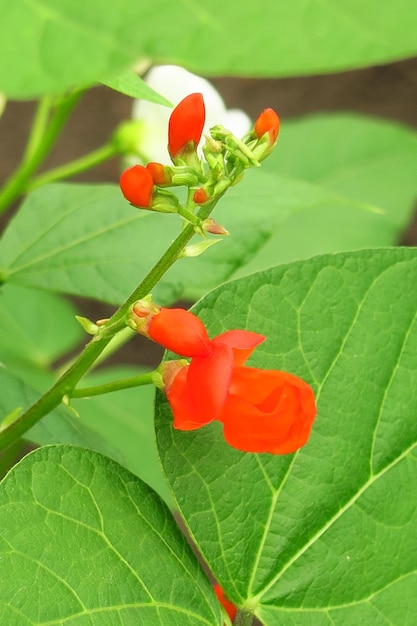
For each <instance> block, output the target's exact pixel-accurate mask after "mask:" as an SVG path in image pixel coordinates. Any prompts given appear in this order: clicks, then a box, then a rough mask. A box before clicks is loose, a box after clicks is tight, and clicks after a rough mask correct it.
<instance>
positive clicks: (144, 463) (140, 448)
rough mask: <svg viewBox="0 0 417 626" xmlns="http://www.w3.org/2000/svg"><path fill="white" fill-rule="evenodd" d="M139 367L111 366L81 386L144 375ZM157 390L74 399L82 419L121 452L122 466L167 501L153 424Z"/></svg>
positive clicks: (145, 388)
mask: <svg viewBox="0 0 417 626" xmlns="http://www.w3.org/2000/svg"><path fill="white" fill-rule="evenodd" d="M141 371H143V370H140V369H139V368H133V367H130V368H127V367H108V368H106V369H105V370H100V371H98V372H94V373H93V374H90V375H89V376H88V377H87V378H85V379H83V382H82V386H83V387H84V386H88V385H99V384H103V383H108V382H111V381H115V380H120V379H122V378H128V377H129V376H136V375H139V374H140V373H141ZM154 394H155V391H154V387H153V386H151V385H150V386H149V385H148V386H145V387H134V388H132V389H124V390H123V391H116V392H113V393H108V394H105V395H101V396H94V397H91V398H74V399H73V400H72V401H71V405H72V406H73V407H74V408H75V409H76V410H77V412H78V413H79V416H80V420H81V422H82V423H83V424H85V425H86V426H89V427H90V428H93V429H95V430H96V431H97V432H99V433H100V434H101V436H102V437H104V438H105V439H106V440H107V441H111V442H112V444H113V445H115V446H116V448H117V449H118V450H120V452H121V454H122V457H123V465H124V466H125V467H126V468H127V469H128V470H130V471H131V472H133V473H134V474H136V476H139V478H141V479H142V480H144V481H145V482H146V483H148V485H150V486H151V487H152V488H153V489H155V491H157V492H158V493H159V494H160V495H161V496H162V497H163V498H164V499H165V500H166V501H169V502H170V503H171V501H172V500H171V496H170V493H169V490H168V488H167V484H166V481H165V478H164V477H163V475H162V472H161V466H160V463H159V457H158V454H157V451H156V444H155V434H154V425H153V399H154Z"/></svg>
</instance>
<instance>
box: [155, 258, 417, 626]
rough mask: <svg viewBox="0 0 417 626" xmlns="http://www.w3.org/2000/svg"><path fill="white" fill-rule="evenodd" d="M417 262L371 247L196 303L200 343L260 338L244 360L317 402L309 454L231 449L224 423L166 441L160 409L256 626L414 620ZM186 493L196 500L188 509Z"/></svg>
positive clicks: (209, 545)
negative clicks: (228, 336) (301, 386)
mask: <svg viewBox="0 0 417 626" xmlns="http://www.w3.org/2000/svg"><path fill="white" fill-rule="evenodd" d="M416 275H417V251H416V250H413V249H394V248H393V249H380V250H377V249H375V250H367V251H366V250H365V251H358V252H355V253H343V254H338V255H324V256H319V257H314V258H312V259H309V260H307V261H300V262H294V263H291V264H288V265H282V266H279V267H276V268H273V269H271V270H269V271H266V272H262V273H259V274H254V275H252V276H249V277H247V278H245V279H240V280H236V281H233V282H231V283H228V284H227V285H225V286H224V287H220V288H218V289H217V290H215V291H213V292H212V293H210V294H209V295H208V296H207V297H206V298H204V299H203V300H202V301H201V302H200V303H198V305H197V306H196V307H195V312H196V313H198V314H199V316H200V317H201V319H202V320H203V321H204V322H205V323H206V324H207V326H208V328H209V332H210V335H211V336H213V335H216V334H218V333H220V332H222V331H224V330H226V329H232V328H243V329H249V330H251V331H255V332H259V333H262V334H264V335H266V337H267V339H266V341H265V343H264V344H262V345H261V346H259V347H258V348H257V349H256V350H255V352H254V354H253V355H252V357H251V359H250V364H251V365H254V366H258V367H260V368H264V369H279V370H285V371H289V372H292V373H294V374H296V375H298V376H300V377H302V378H303V379H305V380H306V381H307V382H308V383H310V384H311V385H312V386H313V388H314V389H315V391H316V394H317V400H318V415H317V419H316V422H315V424H314V426H313V433H312V436H311V438H310V441H309V442H308V444H307V445H306V446H305V447H304V448H302V449H301V450H299V451H298V452H297V453H295V454H292V455H286V456H274V455H269V454H259V455H255V454H245V453H242V452H239V451H237V450H235V449H233V448H231V447H229V446H228V445H227V444H226V443H225V442H224V440H223V437H222V428H221V425H220V424H218V423H213V424H210V425H209V426H206V427H205V428H202V429H200V430H197V431H192V432H181V431H174V429H173V428H172V417H171V415H170V410H169V406H168V404H167V402H166V401H165V400H164V398H163V397H162V395H161V394H159V397H158V401H157V412H156V419H157V438H158V445H159V450H160V455H161V459H162V463H163V466H164V469H165V472H166V476H167V478H168V479H169V481H170V484H171V489H172V491H173V494H174V497H175V498H176V500H177V503H178V506H179V508H180V510H181V512H182V514H183V516H184V519H185V522H186V524H187V526H188V528H189V530H190V533H191V534H192V536H193V537H194V540H195V541H196V543H197V545H198V547H199V549H200V550H201V551H202V553H203V555H204V556H205V558H206V560H207V562H208V564H209V565H210V567H211V568H212V570H213V571H214V573H215V575H216V576H217V577H218V578H219V580H220V582H221V584H222V587H223V588H224V590H225V592H226V593H227V594H228V595H229V596H230V598H231V599H232V601H234V602H235V603H236V604H238V605H240V606H242V607H246V608H247V609H249V610H251V611H253V612H254V614H255V615H256V616H258V617H259V618H260V619H261V621H262V622H263V624H265V625H266V626H276V624H281V623H282V624H284V623H285V624H292V625H294V626H301V625H302V626H304V625H305V624H309V625H310V626H322V625H323V626H324V625H326V626H327V625H329V626H330V624H334V625H335V626H345V625H347V624H366V625H367V626H379V625H380V624H382V623H384V624H385V623H387V624H388V623H389V624H395V625H396V626H403V625H404V624H407V626H411V625H412V624H413V623H414V621H415V619H416V616H417V600H416V595H415V584H416V572H417V533H416V532H415V529H416V528H417V507H416V504H415V485H416V481H417V463H416V461H417V452H416V450H417V448H416V445H417V420H416V414H417V324H416V316H417V315H416V314H417V291H416V289H415V280H416ZM190 494H193V497H190Z"/></svg>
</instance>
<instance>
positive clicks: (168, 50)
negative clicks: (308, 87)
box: [0, 0, 417, 98]
mask: <svg viewBox="0 0 417 626" xmlns="http://www.w3.org/2000/svg"><path fill="white" fill-rule="evenodd" d="M413 11H414V2H413V0H399V2H397V3H396V5H395V11H393V10H392V7H391V5H390V4H389V3H381V2H378V1H377V0H368V1H367V2H365V3H357V2H355V0H339V2H337V3H334V4H332V5H329V4H323V3H309V4H306V3H305V2H304V1H303V0H294V2H284V0H264V2H263V3H262V4H261V5H258V4H254V3H245V4H241V5H239V7H236V5H235V4H234V3H229V4H227V3H224V2H222V1H221V0H213V1H212V2H211V3H210V4H206V5H204V6H201V3H199V2H197V1H196V0H191V1H190V2H186V3H181V4H178V3H173V2H169V1H168V0H153V2H152V4H144V3H135V2H130V1H129V0H119V2H117V3H115V2H113V1H112V0H89V2H83V3H80V2H72V3H69V2H67V0H37V2H36V3H35V2H30V1H29V0H23V1H21V2H9V0H0V14H1V16H2V19H1V22H0V58H2V59H11V60H12V62H9V63H3V64H2V66H1V73H0V91H3V92H4V93H6V94H7V95H8V96H9V97H11V98H33V97H37V96H39V95H41V94H50V93H59V92H62V91H64V90H65V89H67V88H69V87H72V86H75V85H83V84H91V83H94V82H96V81H97V80H102V79H103V78H104V79H105V78H106V77H108V76H111V75H112V74H115V73H116V72H118V71H121V70H123V69H125V68H126V67H128V66H130V65H132V63H134V62H135V61H136V60H137V59H140V60H141V61H142V62H143V61H148V62H149V61H150V62H153V63H160V62H167V61H169V62H172V63H177V64H179V65H185V66H188V67H189V68H190V69H192V70H194V71H197V72H201V73H205V74H206V73H209V74H214V75H216V74H217V75H219V74H226V75H227V74H229V75H230V74H231V73H233V74H235V75H239V74H240V75H246V76H247V75H259V76H289V75H295V74H311V73H318V72H330V71H338V70H345V69H349V68H353V67H363V66H366V65H371V64H376V63H383V62H386V61H392V60H396V59H402V58H405V57H407V56H413V55H415V54H416V52H417V43H416V37H415V28H414V23H413V20H412V19H410V15H413ZM381 33H383V36H382V35H381ZM242 42H250V45H242ZM190 51H192V54H191V55H190Z"/></svg>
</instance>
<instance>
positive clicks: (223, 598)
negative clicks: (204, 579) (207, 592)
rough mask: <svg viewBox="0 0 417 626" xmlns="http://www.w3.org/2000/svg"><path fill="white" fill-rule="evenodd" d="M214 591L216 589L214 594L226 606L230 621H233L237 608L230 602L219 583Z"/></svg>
mask: <svg viewBox="0 0 417 626" xmlns="http://www.w3.org/2000/svg"><path fill="white" fill-rule="evenodd" d="M213 589H214V593H215V594H216V596H217V599H218V601H219V602H220V604H222V605H223V606H224V608H225V609H226V613H227V614H228V616H229V617H230V619H231V620H232V621H233V620H234V619H235V617H236V613H237V608H236V607H235V605H234V604H233V602H230V600H229V599H228V598H227V596H226V595H225V593H224V591H223V589H222V588H221V587H220V585H219V584H218V583H217V584H216V585H214V587H213Z"/></svg>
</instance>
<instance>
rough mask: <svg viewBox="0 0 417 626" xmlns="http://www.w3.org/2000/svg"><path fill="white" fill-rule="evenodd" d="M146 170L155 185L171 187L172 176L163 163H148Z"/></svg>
mask: <svg viewBox="0 0 417 626" xmlns="http://www.w3.org/2000/svg"><path fill="white" fill-rule="evenodd" d="M146 169H147V170H148V172H149V173H150V175H151V176H152V180H153V182H154V184H155V185H170V184H171V176H170V175H169V173H168V172H167V169H166V168H165V166H164V165H162V164H161V163H148V164H147V165H146Z"/></svg>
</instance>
